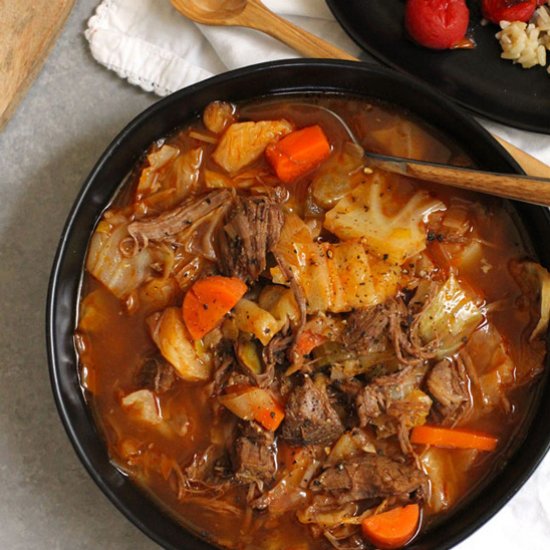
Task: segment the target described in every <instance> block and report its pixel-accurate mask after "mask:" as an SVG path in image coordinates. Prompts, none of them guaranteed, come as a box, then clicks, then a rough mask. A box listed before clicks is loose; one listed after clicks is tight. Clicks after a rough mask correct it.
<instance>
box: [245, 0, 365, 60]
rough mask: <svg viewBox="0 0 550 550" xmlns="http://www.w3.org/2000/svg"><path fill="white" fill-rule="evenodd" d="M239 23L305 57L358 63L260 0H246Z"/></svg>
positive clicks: (347, 54)
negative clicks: (276, 12)
mask: <svg viewBox="0 0 550 550" xmlns="http://www.w3.org/2000/svg"><path fill="white" fill-rule="evenodd" d="M239 22H240V24H241V25H243V26H246V27H249V28H252V29H256V30H258V31H262V32H265V33H267V34H269V35H270V36H272V37H273V38H276V39H277V40H280V41H281V42H283V43H284V44H286V45H287V46H290V47H292V48H294V49H295V50H297V51H298V52H300V53H301V54H302V55H305V56H307V57H319V58H330V59H347V60H349V61H359V60H358V59H357V58H356V57H353V56H352V55H350V54H349V53H347V52H345V51H344V50H341V49H340V48H337V47H336V46H333V45H332V44H330V43H329V42H326V41H325V40H322V39H321V38H318V37H317V36H315V35H313V34H311V33H309V32H307V31H305V30H304V29H301V28H300V27H297V26H296V25H293V24H292V23H291V22H290V21H287V20H286V19H283V18H282V17H279V16H278V15H276V14H275V13H273V12H272V11H270V10H268V9H267V8H266V7H265V6H264V5H263V4H262V2H261V1H260V0H248V3H247V5H246V7H245V9H244V10H243V12H242V13H240V14H239Z"/></svg>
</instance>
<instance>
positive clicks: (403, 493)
mask: <svg viewBox="0 0 550 550" xmlns="http://www.w3.org/2000/svg"><path fill="white" fill-rule="evenodd" d="M426 483H427V476H426V474H425V473H424V472H422V471H421V470H419V469H418V468H416V467H415V466H414V465H413V464H411V463H402V462H397V461H395V460H392V459H390V458H388V457H385V456H380V455H376V454H365V455H363V456H359V457H355V458H351V459H350V460H348V461H345V462H343V463H341V464H338V465H336V466H333V467H330V468H327V469H326V470H325V471H324V472H323V473H322V474H321V475H319V476H318V477H317V478H315V479H314V480H312V481H311V483H310V485H309V487H310V489H311V490H312V491H313V492H316V493H320V492H323V493H326V494H328V495H329V496H331V497H335V498H337V500H338V502H339V503H340V504H343V503H345V502H352V501H356V500H365V499H373V498H388V497H398V498H399V499H401V500H410V499H413V498H419V497H421V496H422V495H423V494H424V493H425V491H426Z"/></svg>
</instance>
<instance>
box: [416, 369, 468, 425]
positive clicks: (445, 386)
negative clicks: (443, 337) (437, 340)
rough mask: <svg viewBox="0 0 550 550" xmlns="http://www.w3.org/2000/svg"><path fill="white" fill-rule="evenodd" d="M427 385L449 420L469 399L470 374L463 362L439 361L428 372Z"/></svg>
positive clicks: (439, 408) (440, 410)
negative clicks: (467, 372)
mask: <svg viewBox="0 0 550 550" xmlns="http://www.w3.org/2000/svg"><path fill="white" fill-rule="evenodd" d="M426 386H427V388H428V391H429V392H430V394H431V395H432V397H433V398H434V399H435V400H436V402H437V408H438V410H439V412H440V413H441V414H442V415H443V416H444V417H445V418H448V419H449V421H451V419H454V418H455V417H456V415H457V414H458V412H459V410H460V409H462V408H463V407H464V405H466V404H467V403H468V401H469V393H468V376H467V374H466V371H465V369H464V367H463V365H462V363H461V362H455V361H452V362H451V361H448V360H446V359H444V360H443V361H439V363H437V364H436V365H435V366H434V367H433V369H432V370H431V371H430V373H429V374H428V376H427V379H426Z"/></svg>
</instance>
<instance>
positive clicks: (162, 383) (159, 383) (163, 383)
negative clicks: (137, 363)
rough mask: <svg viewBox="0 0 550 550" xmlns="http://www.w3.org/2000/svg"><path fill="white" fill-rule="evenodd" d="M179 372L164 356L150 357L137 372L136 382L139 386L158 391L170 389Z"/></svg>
mask: <svg viewBox="0 0 550 550" xmlns="http://www.w3.org/2000/svg"><path fill="white" fill-rule="evenodd" d="M176 379H177V374H176V371H175V370H174V367H172V365H170V364H169V363H167V362H166V361H165V360H164V359H163V358H162V357H157V356H154V357H149V358H147V359H146V360H145V361H144V362H143V365H142V366H141V368H140V369H139V371H138V372H137V374H136V377H135V382H136V384H137V386H138V387H140V388H143V389H148V390H151V391H154V392H156V393H163V392H166V391H168V390H169V389H170V388H171V387H172V386H173V385H174V383H175V382H176Z"/></svg>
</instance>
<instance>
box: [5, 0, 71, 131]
mask: <svg viewBox="0 0 550 550" xmlns="http://www.w3.org/2000/svg"><path fill="white" fill-rule="evenodd" d="M73 4H74V0H0V129H1V128H2V126H3V125H4V124H5V123H6V122H7V120H8V118H9V116H10V115H11V114H12V113H13V112H14V110H15V108H16V106H17V104H18V103H19V101H20V100H21V98H22V97H23V95H24V93H25V92H26V91H27V89H28V88H29V86H30V84H31V82H32V80H33V78H34V77H35V76H36V75H37V74H38V71H39V70H40V68H41V67H42V64H43V63H44V60H45V59H46V56H47V55H48V52H49V51H50V48H51V47H52V46H53V44H54V42H55V38H56V37H57V35H58V34H59V31H60V30H61V28H62V27H63V24H64V23H65V21H66V19H67V16H68V15H69V12H70V11H71V8H72V7H73Z"/></svg>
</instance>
